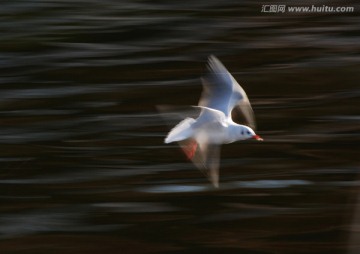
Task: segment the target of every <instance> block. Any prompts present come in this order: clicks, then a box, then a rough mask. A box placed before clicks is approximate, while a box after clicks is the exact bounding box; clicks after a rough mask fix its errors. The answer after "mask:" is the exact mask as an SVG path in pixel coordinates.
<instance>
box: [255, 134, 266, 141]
mask: <svg viewBox="0 0 360 254" xmlns="http://www.w3.org/2000/svg"><path fill="white" fill-rule="evenodd" d="M253 139H256V140H259V141H264V140H263V139H262V138H260V136H259V135H254V136H253Z"/></svg>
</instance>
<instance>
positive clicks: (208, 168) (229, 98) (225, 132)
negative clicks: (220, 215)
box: [165, 55, 263, 188]
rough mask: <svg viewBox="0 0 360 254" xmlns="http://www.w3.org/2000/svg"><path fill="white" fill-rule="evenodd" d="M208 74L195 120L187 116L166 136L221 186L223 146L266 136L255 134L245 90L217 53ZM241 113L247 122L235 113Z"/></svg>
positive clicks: (210, 64) (214, 182)
mask: <svg viewBox="0 0 360 254" xmlns="http://www.w3.org/2000/svg"><path fill="white" fill-rule="evenodd" d="M207 68H208V74H207V75H206V76H205V77H202V78H201V81H202V84H203V91H202V95H201V97H200V101H199V103H198V106H192V107H194V108H197V109H199V111H200V113H199V115H198V117H197V118H196V119H194V118H191V117H187V118H185V119H184V120H182V121H181V122H180V123H179V124H177V125H176V126H175V127H174V128H173V129H172V130H171V131H170V132H169V133H168V134H167V137H166V138H165V143H166V144H168V143H172V142H179V143H180V146H181V148H182V149H183V151H184V153H185V154H186V156H187V157H188V159H189V160H191V161H192V162H193V163H194V164H195V166H196V167H197V168H199V169H200V171H202V172H203V173H204V174H205V175H206V176H207V177H208V178H209V180H210V182H211V183H212V184H213V185H214V187H216V188H218V187H219V164H220V147H221V145H222V144H228V143H232V142H235V141H239V140H246V139H255V140H258V141H262V140H263V139H262V138H261V137H260V136H259V135H257V134H256V133H255V131H254V130H255V129H256V126H255V117H254V112H253V110H252V108H251V104H250V101H249V99H248V97H247V95H246V93H245V91H244V89H243V88H242V87H241V86H240V85H239V84H238V82H236V80H235V79H234V77H233V76H232V75H231V74H230V73H229V71H228V70H227V69H226V68H225V66H224V65H223V64H222V63H221V62H220V60H219V59H217V58H216V57H215V56H213V55H211V56H209V59H208V65H207ZM235 114H237V115H238V114H241V115H242V116H243V118H244V124H238V123H236V122H234V120H233V118H232V116H233V115H235Z"/></svg>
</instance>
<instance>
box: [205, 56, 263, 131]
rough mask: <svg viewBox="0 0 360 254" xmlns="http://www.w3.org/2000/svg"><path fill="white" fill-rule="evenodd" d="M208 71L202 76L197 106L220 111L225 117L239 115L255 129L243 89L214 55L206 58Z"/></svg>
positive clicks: (249, 105) (250, 109) (253, 119)
mask: <svg viewBox="0 0 360 254" xmlns="http://www.w3.org/2000/svg"><path fill="white" fill-rule="evenodd" d="M208 70H209V73H208V74H207V75H206V76H205V77H203V78H202V83H203V92H202V95H201V98H200V101H199V106H204V107H208V108H213V109H217V110H220V111H222V112H223V113H224V114H225V116H226V117H232V114H233V115H234V114H236V115H241V116H243V118H244V124H245V125H248V126H249V127H251V128H252V129H255V127H256V124H255V118H254V112H253V110H252V108H251V104H250V102H249V99H248V97H247V95H246V93H245V91H244V89H243V88H242V87H241V86H240V85H239V84H238V83H237V82H236V80H235V79H234V77H233V76H232V75H231V74H230V73H229V71H228V70H227V69H226V68H225V66H224V65H223V64H222V63H221V62H220V61H219V59H217V58H216V57H215V56H213V55H211V56H210V57H209V60H208Z"/></svg>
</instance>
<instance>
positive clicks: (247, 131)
mask: <svg viewBox="0 0 360 254" xmlns="http://www.w3.org/2000/svg"><path fill="white" fill-rule="evenodd" d="M240 134H241V136H242V137H243V139H256V140H258V141H263V139H262V138H261V137H260V136H259V135H257V134H256V133H255V131H254V130H253V129H251V128H250V127H247V126H242V128H241V130H240Z"/></svg>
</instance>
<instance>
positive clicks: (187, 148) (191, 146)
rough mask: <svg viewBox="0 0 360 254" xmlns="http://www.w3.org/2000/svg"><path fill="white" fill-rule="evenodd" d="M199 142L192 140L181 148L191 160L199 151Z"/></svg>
mask: <svg viewBox="0 0 360 254" xmlns="http://www.w3.org/2000/svg"><path fill="white" fill-rule="evenodd" d="M197 146H198V144H197V142H196V141H195V140H194V139H190V140H189V141H188V143H187V144H185V145H183V146H182V147H181V148H182V149H183V151H184V153H185V155H186V157H187V158H188V159H189V160H191V159H192V158H193V157H194V155H195V152H196V149H197Z"/></svg>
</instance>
